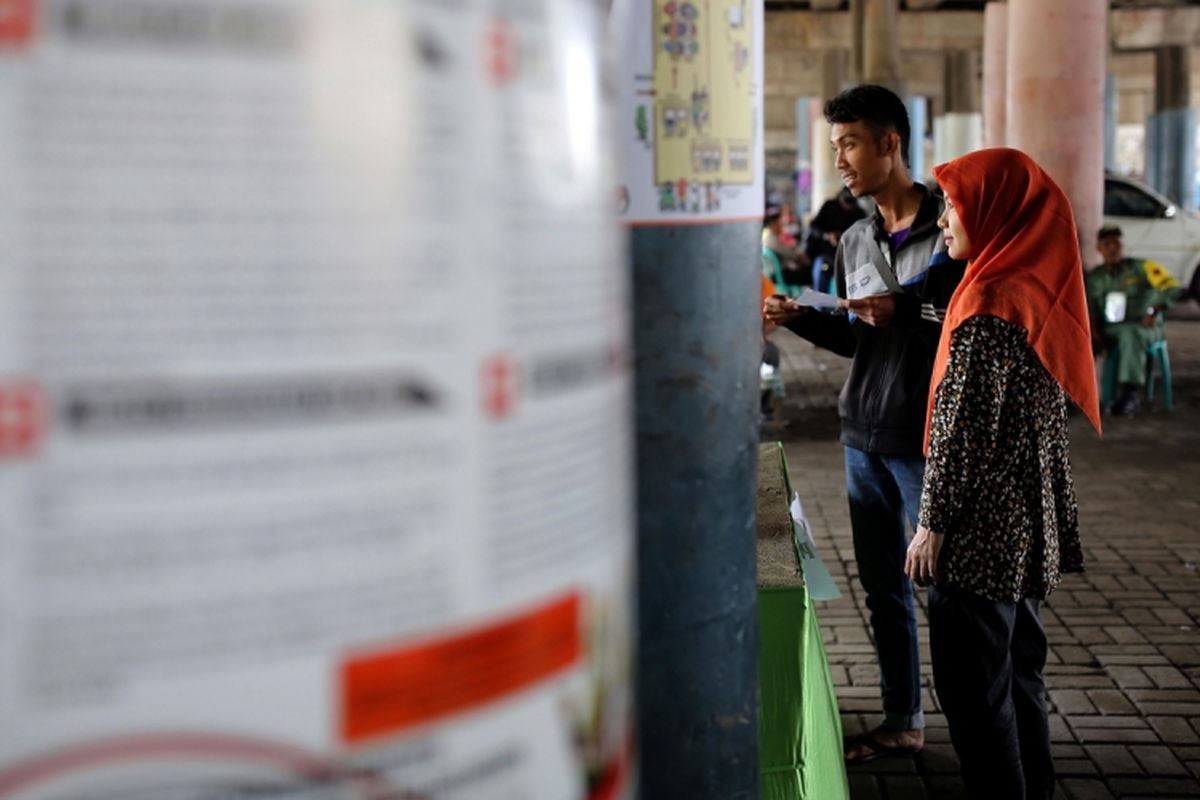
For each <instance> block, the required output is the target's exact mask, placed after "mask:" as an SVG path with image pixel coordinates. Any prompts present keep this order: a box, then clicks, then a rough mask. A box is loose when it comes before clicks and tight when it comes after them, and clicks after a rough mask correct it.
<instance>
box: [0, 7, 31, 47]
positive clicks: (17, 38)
mask: <svg viewBox="0 0 1200 800" xmlns="http://www.w3.org/2000/svg"><path fill="white" fill-rule="evenodd" d="M36 4H37V0H0V46H2V45H6V44H25V43H26V42H28V41H29V40H30V39H32V38H33V18H34V13H35V12H36V10H37V8H36Z"/></svg>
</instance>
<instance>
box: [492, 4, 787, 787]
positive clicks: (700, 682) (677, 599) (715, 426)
mask: <svg viewBox="0 0 1200 800" xmlns="http://www.w3.org/2000/svg"><path fill="white" fill-rule="evenodd" d="M622 5H623V6H628V5H633V4H622ZM714 5H715V4H714ZM747 6H748V9H747V12H748V13H749V4H747ZM625 18H628V23H627V27H626V28H625V29H620V30H614V35H615V36H617V37H628V38H630V39H632V38H633V37H641V36H646V35H648V33H649V32H648V31H647V28H646V23H647V21H648V17H643V15H641V14H636V15H635V14H632V13H630V14H623V15H622V20H624V19H625ZM755 46H756V47H761V46H762V45H761V44H760V43H759V44H756V45H755ZM750 55H751V59H752V60H751V63H752V64H753V63H754V61H755V60H756V59H757V58H758V57H761V55H762V54H761V52H756V53H751V54H750ZM719 65H720V66H719ZM713 69H714V70H715V69H728V70H730V71H732V70H733V69H734V66H733V64H732V62H731V61H729V60H728V59H726V60H725V61H722V60H720V59H714V61H713ZM756 72H758V71H757V69H754V70H751V74H754V73H756ZM714 77H716V76H714ZM754 77H755V79H756V80H758V81H759V82H760V83H759V85H760V88H759V90H758V91H757V92H755V93H754V94H751V93H749V92H743V93H740V94H739V95H738V96H737V97H731V98H729V99H728V100H727V102H726V107H725V108H723V109H722V110H721V111H722V113H728V114H732V115H744V118H746V119H749V118H751V117H752V115H754V114H755V113H759V112H757V111H756V110H757V109H761V108H762V107H763V94H762V90H761V74H758V75H755V76H754ZM786 118H788V119H790V113H789V114H787V116H786ZM789 139H790V136H789ZM762 155H763V151H762V149H761V148H758V149H757V150H756V152H754V154H753V159H754V160H755V161H756V162H757V161H758V160H759V159H761V158H762ZM626 168H627V169H628V170H629V174H627V175H626V181H627V182H628V183H630V184H631V185H632V184H633V183H635V182H636V183H641V184H642V185H644V186H652V185H653V183H654V177H653V175H652V174H646V173H645V172H639V171H640V170H645V171H647V172H649V171H652V170H653V169H654V165H653V161H652V159H643V160H640V161H632V160H631V161H630V162H629V163H627V165H626ZM756 200H758V201H759V202H761V198H756ZM757 208H758V213H760V214H761V208H762V206H761V205H758V206H757ZM747 210H748V211H749V210H750V209H747ZM751 213H753V212H751ZM683 222H687V220H684V221H683ZM694 222H695V223H697V224H662V225H647V226H637V227H633V228H632V229H631V231H630V241H629V244H630V248H629V251H630V255H631V260H632V265H631V271H630V275H631V279H632V286H633V320H632V322H633V346H634V365H635V385H634V399H635V404H636V431H637V439H636V442H637V526H638V529H637V598H638V620H637V621H638V640H637V722H638V731H637V733H638V737H637V738H638V745H639V755H638V760H639V764H638V765H637V772H638V781H639V786H638V791H637V796H638V797H645V798H659V797H661V798H709V797H712V798H718V797H720V798H754V797H758V796H759V757H758V716H759V715H758V681H759V678H758V645H759V636H758V586H757V581H756V564H757V552H756V551H757V548H756V531H757V528H756V525H755V513H756V485H757V460H758V434H759V377H758V365H759V361H760V359H761V356H762V317H761V313H760V310H761V300H760V298H761V294H760V291H761V277H760V276H761V274H762V269H761V264H762V260H761V247H762V245H761V238H760V236H761V232H762V223H761V221H760V220H759V219H751V220H745V221H716V220H712V221H710V220H707V219H705V218H703V217H702V218H699V219H697V220H694ZM476 794H478V793H476Z"/></svg>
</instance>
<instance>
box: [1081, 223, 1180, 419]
mask: <svg viewBox="0 0 1200 800" xmlns="http://www.w3.org/2000/svg"><path fill="white" fill-rule="evenodd" d="M1096 249H1097V250H1099V251H1100V255H1101V257H1102V258H1103V259H1104V261H1103V263H1101V264H1100V265H1099V266H1097V267H1095V268H1094V269H1092V270H1091V271H1090V272H1089V273H1088V276H1087V294H1088V306H1089V310H1090V312H1091V319H1092V344H1093V349H1094V350H1095V351H1096V352H1100V353H1104V354H1105V356H1104V357H1105V358H1115V359H1116V360H1117V382H1118V383H1119V384H1120V390H1119V392H1118V394H1117V397H1116V398H1115V402H1114V403H1113V404H1112V407H1111V408H1110V409H1109V412H1110V413H1112V414H1119V415H1121V416H1124V417H1134V416H1136V415H1137V413H1138V411H1139V410H1140V408H1141V393H1142V390H1143V387H1145V385H1146V347H1147V346H1148V345H1150V344H1152V343H1154V342H1160V341H1162V340H1163V338H1164V336H1165V334H1164V331H1163V319H1162V312H1163V311H1165V310H1166V309H1167V308H1169V307H1170V305H1171V304H1172V303H1174V302H1175V301H1176V300H1178V299H1179V296H1180V295H1181V294H1183V287H1182V286H1180V285H1179V283H1178V282H1177V281H1176V280H1175V278H1174V277H1173V276H1172V275H1171V273H1169V272H1167V270H1166V268H1164V267H1163V266H1162V265H1161V264H1158V263H1156V262H1154V261H1149V260H1144V259H1140V258H1129V257H1127V256H1126V255H1125V247H1124V243H1123V242H1122V241H1121V229H1120V228H1119V227H1117V226H1116V225H1105V226H1104V227H1102V228H1101V229H1100V231H1099V233H1098V234H1097V236H1096Z"/></svg>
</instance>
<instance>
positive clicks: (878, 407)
mask: <svg viewBox="0 0 1200 800" xmlns="http://www.w3.org/2000/svg"><path fill="white" fill-rule="evenodd" d="M825 118H826V119H827V120H828V121H829V122H830V123H831V124H832V126H833V127H832V132H831V136H830V139H831V142H832V145H833V148H834V152H835V153H836V160H835V164H836V166H837V169H838V172H839V173H841V176H842V181H843V182H844V183H845V186H846V188H847V189H848V190H849V191H850V193H851V194H852V195H853V196H854V197H855V198H858V197H862V196H864V195H869V196H870V197H871V198H873V199H874V201H875V204H876V207H877V210H876V211H875V213H874V214H872V215H871V216H870V217H868V218H866V219H863V220H860V221H858V222H856V223H854V224H853V225H851V226H850V227H849V228H848V229H847V230H846V232H845V233H844V234H843V235H842V237H841V241H840V242H839V244H838V248H837V254H836V256H835V258H834V272H835V277H836V281H837V292H838V295H839V296H840V297H842V298H844V299H843V300H842V302H841V307H842V309H843V311H840V312H838V313H834V314H820V313H809V312H808V311H807V309H804V308H803V307H801V306H799V305H797V304H796V303H795V302H793V301H790V300H788V299H786V298H782V297H773V298H771V299H770V300H768V301H767V302H766V303H765V304H764V313H765V314H766V316H767V318H768V319H770V320H772V321H774V322H778V323H781V324H783V325H785V326H787V327H788V328H789V329H790V330H792V331H793V332H795V333H796V334H798V335H800V336H802V337H804V338H806V339H808V340H809V341H811V342H813V343H814V344H816V345H817V346H819V347H823V348H826V349H828V350H832V351H833V352H836V353H838V354H840V355H844V356H848V357H850V358H852V359H853V361H852V363H851V365H850V374H849V376H848V377H847V378H846V385H845V386H844V387H843V388H842V393H841V396H840V397H839V398H838V414H839V416H840V417H841V421H842V436H841V441H842V444H843V445H844V446H845V457H846V486H847V490H848V495H849V501H850V525H851V528H852V531H853V535H854V556H855V559H856V561H857V562H858V570H859V580H860V581H861V583H862V586H863V589H864V590H865V592H866V597H867V608H868V609H869V610H870V615H871V628H872V631H873V632H874V635H875V647H876V652H877V655H878V657H879V671H880V683H881V686H880V689H881V694H882V699H883V712H884V719H883V723H882V724H881V725H880V726H878V727H877V728H875V729H873V730H871V731H870V732H868V733H865V734H862V735H860V736H857V737H851V738H849V739H847V741H846V749H845V755H846V761H847V763H849V764H853V763H858V762H862V761H867V760H870V759H873V758H876V757H878V756H881V755H889V754H897V753H914V752H917V751H919V750H920V749H921V748H922V747H923V746H924V744H925V734H924V726H925V717H924V712H923V711H922V708H921V665H920V657H919V654H918V647H917V620H916V611H915V607H914V603H913V590H912V583H911V582H910V581H909V579H908V578H907V577H906V576H905V574H904V559H905V552H906V548H907V546H908V530H907V527H906V522H907V526H910V527H912V528H915V527H916V521H917V513H918V510H919V507H920V500H921V479H922V473H923V471H924V465H925V461H924V458H923V457H922V448H923V444H924V433H925V411H926V403H927V400H928V397H929V380H930V374H931V371H932V364H933V359H934V355H935V354H936V352H937V344H938V337H939V336H940V334H941V327H942V326H941V321H942V320H943V319H944V317H945V312H946V306H947V304H948V303H949V300H950V296H951V295H952V294H953V293H954V289H955V287H956V286H957V285H958V282H959V281H960V280H961V278H962V274H963V267H964V265H963V263H962V262H960V261H953V260H951V259H950V257H949V255H948V254H947V253H946V244H945V242H944V240H943V239H942V236H941V232H940V231H939V230H938V227H937V218H938V216H939V215H940V213H941V203H940V202H939V200H938V198H936V197H935V196H934V195H933V194H932V192H930V191H929V189H927V188H926V187H925V186H923V185H921V184H919V183H915V182H914V181H913V179H912V176H911V175H910V174H909V171H908V164H907V153H908V147H909V122H908V112H907V111H906V110H905V108H904V103H903V102H902V101H901V100H900V98H899V97H897V96H896V95H895V94H894V93H892V92H891V91H889V90H887V89H885V88H883V87H881V86H858V87H855V88H853V89H849V90H847V91H845V92H843V93H842V94H840V95H838V96H837V97H835V98H833V99H832V100H830V101H829V102H828V103H826V105H825Z"/></svg>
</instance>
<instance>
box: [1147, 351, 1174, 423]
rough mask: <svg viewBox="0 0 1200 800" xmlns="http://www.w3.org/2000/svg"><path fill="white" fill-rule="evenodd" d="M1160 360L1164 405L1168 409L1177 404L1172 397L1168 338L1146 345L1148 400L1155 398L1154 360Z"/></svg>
mask: <svg viewBox="0 0 1200 800" xmlns="http://www.w3.org/2000/svg"><path fill="white" fill-rule="evenodd" d="M1155 361H1158V371H1159V372H1161V373H1162V384H1163V390H1162V407H1163V408H1165V409H1166V410H1167V411H1170V410H1171V408H1172V407H1173V406H1174V405H1175V400H1174V398H1172V397H1171V357H1170V356H1169V355H1168V354H1167V340H1166V339H1163V340H1161V341H1158V342H1151V343H1150V344H1149V345H1147V347H1146V400H1147V401H1151V402H1153V400H1154V362H1155Z"/></svg>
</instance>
